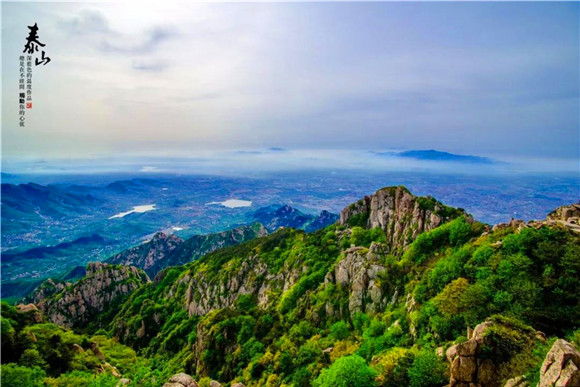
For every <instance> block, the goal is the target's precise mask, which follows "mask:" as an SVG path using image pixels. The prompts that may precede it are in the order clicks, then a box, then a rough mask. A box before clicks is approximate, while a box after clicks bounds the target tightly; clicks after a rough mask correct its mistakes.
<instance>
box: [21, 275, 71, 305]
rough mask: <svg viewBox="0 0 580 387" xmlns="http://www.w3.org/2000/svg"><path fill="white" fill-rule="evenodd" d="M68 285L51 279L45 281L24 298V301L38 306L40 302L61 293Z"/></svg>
mask: <svg viewBox="0 0 580 387" xmlns="http://www.w3.org/2000/svg"><path fill="white" fill-rule="evenodd" d="M69 285H70V283H68V282H64V281H59V280H54V279H52V278H49V279H47V280H46V281H44V282H43V283H42V284H40V286H39V287H37V288H36V289H34V291H33V292H32V293H30V295H28V296H27V297H26V301H28V302H31V303H33V304H38V303H40V302H41V301H42V300H44V299H46V298H49V297H50V296H52V295H53V294H55V293H58V292H61V291H63V290H64V289H65V288H66V287H67V286H69Z"/></svg>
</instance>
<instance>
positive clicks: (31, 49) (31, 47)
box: [22, 23, 50, 66]
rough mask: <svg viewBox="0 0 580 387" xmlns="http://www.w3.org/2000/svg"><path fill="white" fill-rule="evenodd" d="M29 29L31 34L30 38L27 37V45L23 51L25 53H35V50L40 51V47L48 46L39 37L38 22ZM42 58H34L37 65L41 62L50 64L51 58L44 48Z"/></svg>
mask: <svg viewBox="0 0 580 387" xmlns="http://www.w3.org/2000/svg"><path fill="white" fill-rule="evenodd" d="M28 29H29V30H30V34H29V35H28V38H26V45H25V46H24V51H22V52H23V53H28V54H34V53H35V52H38V47H39V46H40V47H44V46H46V44H43V43H41V42H40V41H39V40H38V39H39V38H38V26H37V23H34V25H33V26H28ZM41 56H42V57H41V59H40V60H39V59H38V58H34V64H35V65H36V66H38V65H39V64H41V63H42V64H43V65H45V66H46V64H48V62H50V58H49V57H48V56H46V52H44V50H42V54H41Z"/></svg>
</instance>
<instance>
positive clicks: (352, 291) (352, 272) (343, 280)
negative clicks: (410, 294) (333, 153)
mask: <svg viewBox="0 0 580 387" xmlns="http://www.w3.org/2000/svg"><path fill="white" fill-rule="evenodd" d="M385 249H386V247H385V246H383V245H382V244H375V243H372V244H371V246H370V248H368V249H367V248H364V247H351V248H350V249H348V250H346V251H344V254H345V256H344V258H342V259H341V260H340V261H339V262H338V263H337V264H336V265H335V267H334V270H331V271H330V272H329V273H328V274H327V275H326V277H325V278H324V283H325V285H326V286H327V285H328V284H335V285H338V286H339V287H340V288H341V289H344V290H346V291H347V292H348V311H337V310H335V309H334V306H333V305H332V304H331V303H328V304H327V305H326V307H325V308H326V315H327V316H338V317H344V316H343V315H346V314H354V313H357V312H365V313H371V314H372V313H374V312H378V311H381V310H383V309H384V308H385V306H386V304H387V303H388V302H389V301H392V300H391V298H392V297H393V294H385V290H384V289H383V287H382V286H381V284H380V281H379V278H378V274H379V273H380V272H382V271H384V270H385V266H384V264H383V262H384V252H385Z"/></svg>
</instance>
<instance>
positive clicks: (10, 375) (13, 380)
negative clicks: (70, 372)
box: [0, 363, 46, 387]
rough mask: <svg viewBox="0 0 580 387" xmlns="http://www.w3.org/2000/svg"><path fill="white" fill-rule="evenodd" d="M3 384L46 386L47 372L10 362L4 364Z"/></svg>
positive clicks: (33, 386)
mask: <svg viewBox="0 0 580 387" xmlns="http://www.w3.org/2000/svg"><path fill="white" fill-rule="evenodd" d="M0 369H1V370H2V372H1V373H2V383H1V384H2V385H3V386H6V387H10V386H26V387H37V386H38V387H42V386H44V378H45V377H46V374H45V372H44V371H43V370H42V369H41V368H39V367H34V368H28V367H23V366H20V365H17V364H13V363H9V364H2V366H1V367H0Z"/></svg>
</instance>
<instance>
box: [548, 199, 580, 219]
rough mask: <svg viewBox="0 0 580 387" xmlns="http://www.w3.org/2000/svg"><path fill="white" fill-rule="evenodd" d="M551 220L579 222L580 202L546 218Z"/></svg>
mask: <svg viewBox="0 0 580 387" xmlns="http://www.w3.org/2000/svg"><path fill="white" fill-rule="evenodd" d="M546 218H547V219H549V220H559V221H564V222H573V221H575V222H576V223H577V222H578V219H580V202H579V203H575V204H571V205H569V206H562V207H558V208H556V209H555V210H554V211H552V212H550V213H549V214H548V216H547V217H546Z"/></svg>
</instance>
